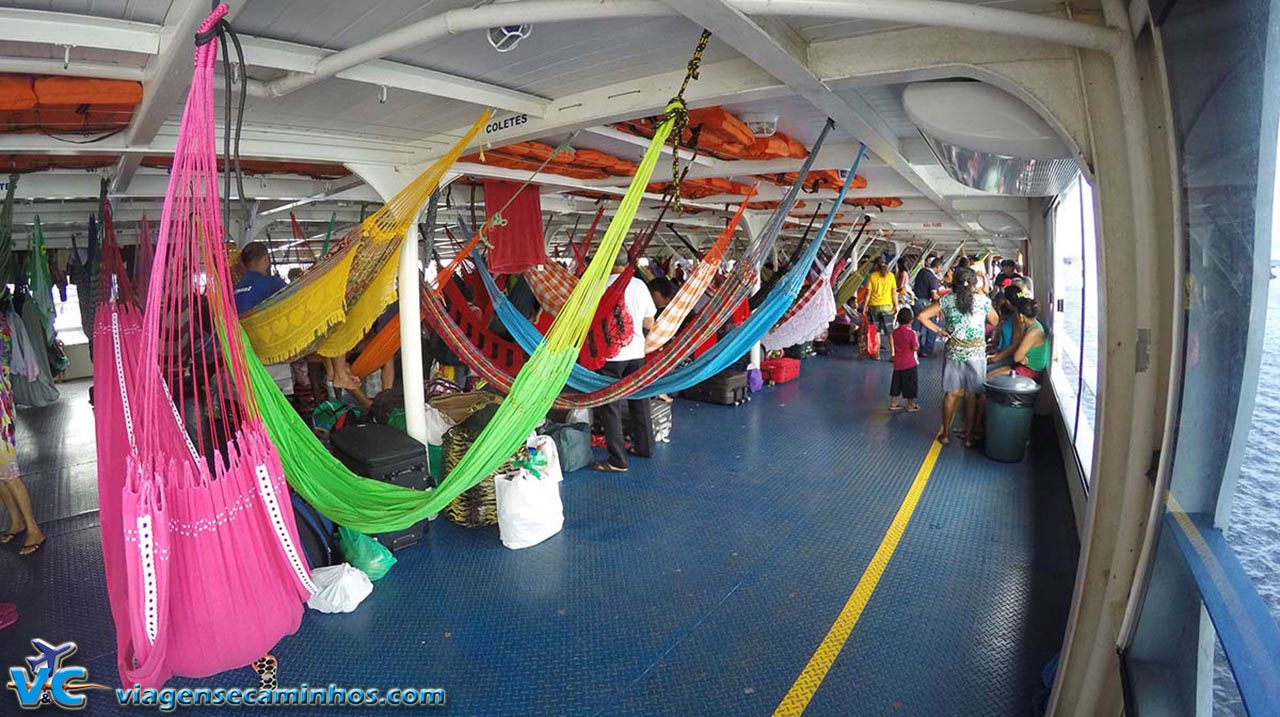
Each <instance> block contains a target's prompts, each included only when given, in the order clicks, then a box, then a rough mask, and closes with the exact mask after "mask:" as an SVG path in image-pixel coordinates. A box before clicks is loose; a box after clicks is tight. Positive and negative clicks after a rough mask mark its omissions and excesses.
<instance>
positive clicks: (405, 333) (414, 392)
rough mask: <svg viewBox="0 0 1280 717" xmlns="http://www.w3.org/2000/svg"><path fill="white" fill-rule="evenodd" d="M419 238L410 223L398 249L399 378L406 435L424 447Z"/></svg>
mask: <svg viewBox="0 0 1280 717" xmlns="http://www.w3.org/2000/svg"><path fill="white" fill-rule="evenodd" d="M428 201H430V200H428ZM423 208H425V207H423ZM421 213H422V208H420V209H419V210H418V211H417V212H415V213H414V215H415V218H416V216H417V215H418V214H421ZM419 238H420V237H419V235H418V222H417V221H413V222H410V223H409V231H408V233H406V234H405V237H404V245H403V246H402V247H401V249H400V272H399V274H398V278H397V284H398V285H399V287H400V295H399V301H400V375H401V376H402V377H403V382H404V428H405V432H406V433H408V434H409V435H410V436H412V437H413V438H414V439H416V440H418V441H421V442H422V444H423V445H426V443H427V394H426V389H425V388H424V387H423V383H422V381H423V379H425V378H426V373H425V371H424V368H425V367H424V366H423V365H422V328H421V325H420V324H419V323H418V312H419V309H418V295H419V293H420V292H421V291H422V272H421V271H420V270H419V269H418V240H419ZM418 377H421V378H418Z"/></svg>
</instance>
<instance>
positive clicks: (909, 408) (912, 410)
mask: <svg viewBox="0 0 1280 717" xmlns="http://www.w3.org/2000/svg"><path fill="white" fill-rule="evenodd" d="M919 410H920V407H919V406H907V413H915V412H916V411H919Z"/></svg>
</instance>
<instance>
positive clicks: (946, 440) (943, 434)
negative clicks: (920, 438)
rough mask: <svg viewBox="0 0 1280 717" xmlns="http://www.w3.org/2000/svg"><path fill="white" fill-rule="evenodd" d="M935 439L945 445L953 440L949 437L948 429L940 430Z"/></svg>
mask: <svg viewBox="0 0 1280 717" xmlns="http://www.w3.org/2000/svg"><path fill="white" fill-rule="evenodd" d="M934 440H936V441H937V442H938V443H941V444H942V445H944V446H945V445H947V444H948V443H950V442H951V439H950V438H948V437H947V432H946V431H940V432H939V433H938V435H936V436H934Z"/></svg>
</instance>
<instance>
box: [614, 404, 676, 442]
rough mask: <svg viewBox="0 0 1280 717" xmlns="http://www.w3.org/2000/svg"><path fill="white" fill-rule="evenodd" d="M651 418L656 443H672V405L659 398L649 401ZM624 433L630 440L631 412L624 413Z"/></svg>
mask: <svg viewBox="0 0 1280 717" xmlns="http://www.w3.org/2000/svg"><path fill="white" fill-rule="evenodd" d="M649 418H650V423H651V424H652V430H653V442H654V443H670V442H671V404H669V403H667V402H666V401H663V400H661V399H657V398H651V399H649ZM622 432H623V433H624V434H625V435H626V436H627V438H630V437H631V436H632V433H631V412H630V411H623V412H622Z"/></svg>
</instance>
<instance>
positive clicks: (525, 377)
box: [244, 100, 684, 533]
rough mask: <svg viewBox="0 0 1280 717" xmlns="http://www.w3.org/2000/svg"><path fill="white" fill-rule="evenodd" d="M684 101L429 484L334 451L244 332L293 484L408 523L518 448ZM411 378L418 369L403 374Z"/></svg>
mask: <svg viewBox="0 0 1280 717" xmlns="http://www.w3.org/2000/svg"><path fill="white" fill-rule="evenodd" d="M683 112H684V107H683V102H682V101H679V100H673V101H672V103H671V104H670V105H668V107H667V111H666V115H665V116H666V119H665V120H664V121H663V122H662V123H661V124H660V125H658V128H657V131H656V132H655V133H654V135H653V138H652V140H650V142H649V148H648V149H647V150H646V151H645V154H644V158H643V159H642V160H641V161H640V166H639V168H638V169H637V170H636V174H635V176H634V177H632V179H631V185H630V186H629V187H628V188H627V193H626V195H624V196H623V198H622V202H621V204H620V205H619V206H618V211H617V213H616V214H615V215H614V216H613V219H612V221H611V222H610V223H609V229H608V230H607V231H606V232H605V235H604V238H603V239H602V240H601V242H600V246H599V248H598V249H597V250H596V254H595V257H594V258H593V259H592V260H591V264H590V265H589V266H588V267H587V271H586V273H584V274H583V275H582V278H581V279H580V280H579V281H578V284H577V286H576V287H575V288H574V290H573V293H572V294H571V295H570V296H569V299H568V301H566V302H565V306H564V309H562V310H561V311H560V314H559V315H558V316H557V318H556V320H555V323H553V324H552V325H551V329H550V330H549V331H548V332H547V336H546V339H545V340H544V341H543V342H542V343H541V344H539V345H538V349H537V350H536V351H535V352H534V353H533V355H532V356H530V357H529V360H528V362H527V363H525V365H524V368H523V369H521V371H520V373H519V375H517V376H516V378H515V381H514V383H513V384H512V386H511V391H510V393H508V394H507V398H506V400H504V401H503V402H502V404H501V405H500V406H499V408H498V412H497V413H496V414H495V415H494V417H493V419H492V420H491V421H490V422H489V425H488V427H486V428H485V429H484V431H483V432H481V434H480V436H479V437H478V438H477V439H476V442H475V444H474V445H473V446H472V447H471V450H469V451H467V454H466V455H465V456H464V457H463V459H462V460H461V461H460V462H459V463H458V465H456V466H455V467H454V469H453V470H452V471H451V472H450V473H449V475H448V476H447V477H445V479H444V480H443V481H442V482H441V483H440V485H438V486H437V487H436V489H435V490H433V491H430V492H422V491H416V490H412V489H409V488H403V487H400V486H395V485H392V484H390V483H382V482H380V481H374V480H369V479H366V478H362V477H360V476H357V475H355V474H354V473H352V472H351V471H349V470H347V469H346V468H345V467H344V466H343V465H342V464H341V463H340V462H339V461H338V460H337V459H336V458H334V457H333V456H331V455H330V454H329V453H328V451H326V450H325V448H324V446H322V445H321V444H320V441H319V440H318V439H317V438H316V437H315V435H314V434H313V433H312V432H311V429H310V428H308V427H307V424H306V423H305V422H304V421H303V420H302V418H301V417H299V416H298V414H297V412H296V411H295V410H294V409H293V407H292V406H290V405H289V401H288V399H286V398H285V397H284V396H283V395H282V394H281V393H280V391H279V389H278V388H277V387H276V385H275V382H274V381H272V379H271V377H270V376H269V375H268V374H267V371H266V369H265V368H264V367H263V365H262V363H261V362H260V361H259V360H258V358H257V356H256V355H254V354H253V351H252V350H251V348H250V345H249V342H248V340H247V339H246V340H245V342H244V346H245V349H246V353H247V359H248V362H249V376H250V380H251V382H252V384H253V392H254V394H255V397H256V399H257V403H258V408H259V411H260V412H261V414H262V418H263V421H264V422H265V423H266V427H267V432H268V434H270V436H271V442H272V443H274V444H275V445H276V448H277V450H278V451H279V453H280V459H281V461H282V462H283V464H284V472H285V477H286V478H287V479H288V481H289V485H290V486H291V487H292V488H293V489H294V490H296V491H297V492H298V493H299V494H300V495H301V496H302V497H303V498H305V499H306V500H307V502H308V503H310V504H311V505H312V506H314V507H315V508H316V509H317V510H319V511H320V512H321V513H323V514H324V515H325V516H327V517H328V518H330V519H331V520H333V521H334V522H336V523H338V524H339V525H345V526H346V527H348V528H351V529H353V530H358V531H360V532H362V533H384V532H391V531H395V530H402V529H404V528H407V527H408V526H410V525H412V524H414V523H416V522H418V521H420V520H422V519H424V518H426V517H427V516H429V515H431V514H433V513H438V512H440V511H441V510H442V509H443V508H444V507H445V506H446V505H448V504H449V502H450V501H452V500H453V499H454V498H456V497H457V496H458V495H460V494H461V493H462V492H463V491H465V490H467V489H468V488H470V487H472V486H473V485H475V484H476V483H479V482H480V481H481V480H482V479H484V478H485V477H486V476H488V475H490V474H491V473H493V472H494V471H495V470H497V469H498V467H499V466H501V465H502V464H503V463H505V462H506V461H507V460H508V459H509V458H511V455H512V454H513V453H515V452H516V451H517V450H518V449H519V447H520V446H521V445H523V444H524V441H525V439H526V438H527V437H528V436H529V433H530V432H532V431H533V429H534V428H536V427H537V425H538V424H539V423H540V422H541V421H542V419H543V418H544V417H545V416H546V415H547V411H549V410H550V409H551V405H552V403H553V402H554V401H555V398H556V396H558V395H559V394H560V391H561V390H562V389H563V388H564V385H565V382H566V381H568V378H569V371H570V370H571V369H572V368H573V365H574V364H575V363H576V362H577V360H578V352H579V350H580V349H581V347H582V344H583V341H584V340H585V339H586V335H587V330H588V329H589V328H590V325H591V320H592V317H593V316H594V315H595V306H596V304H598V303H599V302H600V297H601V296H602V295H603V294H604V290H605V285H606V283H607V281H608V278H609V272H610V271H611V270H612V268H613V261H614V257H615V256H616V255H617V253H618V250H619V249H620V248H621V247H622V241H623V239H624V238H625V237H626V235H627V232H628V231H630V229H631V223H632V220H633V219H634V218H635V214H636V210H637V209H638V208H639V206H640V200H641V199H642V195H643V194H644V191H645V186H646V185H647V184H648V183H649V179H650V177H651V175H652V174H653V170H654V167H655V165H656V164H657V162H658V159H659V156H660V155H661V153H662V145H663V143H664V142H666V141H667V139H668V137H669V136H670V134H671V132H672V127H673V123H674V122H675V121H676V120H675V117H676V115H678V114H682V113H683ZM405 378H406V380H413V378H412V377H405Z"/></svg>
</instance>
